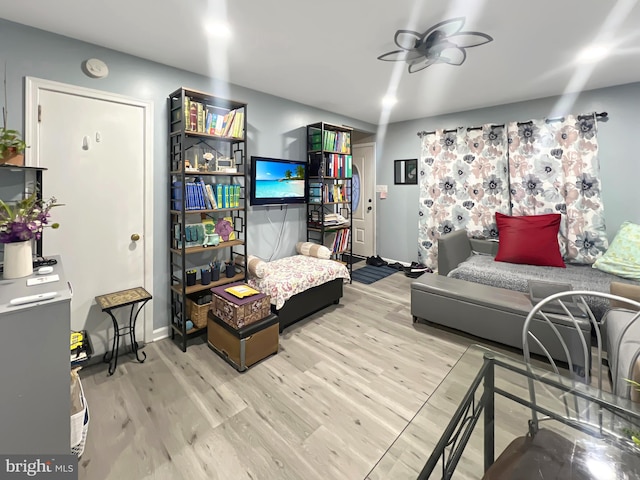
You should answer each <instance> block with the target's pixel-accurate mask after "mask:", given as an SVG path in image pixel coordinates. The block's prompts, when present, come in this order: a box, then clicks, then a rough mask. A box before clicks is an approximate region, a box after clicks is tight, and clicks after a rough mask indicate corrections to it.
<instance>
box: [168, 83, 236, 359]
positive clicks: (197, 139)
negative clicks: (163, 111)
mask: <svg viewBox="0 0 640 480" xmlns="http://www.w3.org/2000/svg"><path fill="white" fill-rule="evenodd" d="M168 109H169V162H170V167H169V208H168V211H169V216H170V222H169V225H170V231H169V264H170V269H171V280H170V290H171V338H172V339H174V340H175V341H177V343H178V344H179V345H180V347H181V348H182V350H183V351H186V350H187V346H188V340H189V339H191V338H193V337H195V336H198V335H201V334H203V333H204V332H206V326H204V327H197V326H193V327H192V328H187V321H189V320H191V318H189V315H188V313H187V312H188V311H189V309H188V308H187V301H188V299H191V300H193V299H194V297H195V296H197V295H198V294H206V293H207V291H208V290H209V289H211V288H213V287H217V286H219V285H224V284H227V283H232V282H237V281H244V280H246V269H245V268H244V264H245V261H244V260H245V259H246V258H247V242H246V238H247V222H246V219H247V200H246V193H247V190H246V177H245V175H246V173H247V168H246V165H247V149H246V131H247V116H246V113H247V105H246V104H245V103H242V102H236V101H232V100H227V99H223V98H219V97H216V96H214V95H210V94H208V93H204V92H200V91H197V90H192V89H187V88H184V87H183V88H180V89H178V90H176V91H175V92H173V93H171V94H170V95H169V99H168ZM207 184H209V185H212V187H211V191H212V192H213V198H214V199H215V200H216V202H215V204H214V203H213V202H212V200H211V199H209V200H206V198H205V197H206V195H207V190H208V188H207V187H206V185H207ZM192 185H196V186H197V187H194V188H195V189H193V188H192ZM200 186H201V187H200ZM218 187H220V189H218ZM200 188H201V189H200ZM225 188H226V189H225ZM199 192H200V193H201V194H202V195H201V197H202V198H200V193H199ZM229 192H235V193H229ZM217 194H218V195H217ZM220 194H221V196H219V195H220ZM220 219H223V220H224V219H227V220H228V221H229V223H230V225H231V228H232V230H233V235H234V236H235V238H234V239H229V240H227V241H220V243H219V244H217V245H210V244H209V245H207V244H206V242H204V244H205V245H204V246H203V245H202V244H198V242H199V240H200V239H196V240H195V241H194V240H193V239H192V238H190V237H188V236H187V232H188V231H189V232H190V231H191V230H190V229H189V227H190V226H193V225H195V224H200V223H202V224H203V225H204V223H203V222H209V224H211V222H213V224H214V225H216V222H219V221H220ZM220 240H222V238H220ZM215 261H224V262H230V263H231V264H233V265H234V266H235V275H234V276H232V277H226V276H225V273H224V272H223V271H221V272H220V277H219V280H215V281H211V283H209V284H206V285H203V284H202V282H201V278H198V279H197V280H196V282H195V284H193V285H187V283H188V280H187V272H188V271H190V270H194V269H195V270H196V271H197V272H200V271H201V269H203V268H205V269H206V268H207V267H208V266H209V264H210V263H212V262H215ZM221 270H222V269H221Z"/></svg>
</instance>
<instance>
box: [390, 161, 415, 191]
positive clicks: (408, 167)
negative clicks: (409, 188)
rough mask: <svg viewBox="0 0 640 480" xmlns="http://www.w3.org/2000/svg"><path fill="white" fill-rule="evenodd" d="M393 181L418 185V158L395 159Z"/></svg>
mask: <svg viewBox="0 0 640 480" xmlns="http://www.w3.org/2000/svg"><path fill="white" fill-rule="evenodd" d="M393 183H394V184H395V185H417V184H418V159H417V158H412V159H408V160H394V162H393Z"/></svg>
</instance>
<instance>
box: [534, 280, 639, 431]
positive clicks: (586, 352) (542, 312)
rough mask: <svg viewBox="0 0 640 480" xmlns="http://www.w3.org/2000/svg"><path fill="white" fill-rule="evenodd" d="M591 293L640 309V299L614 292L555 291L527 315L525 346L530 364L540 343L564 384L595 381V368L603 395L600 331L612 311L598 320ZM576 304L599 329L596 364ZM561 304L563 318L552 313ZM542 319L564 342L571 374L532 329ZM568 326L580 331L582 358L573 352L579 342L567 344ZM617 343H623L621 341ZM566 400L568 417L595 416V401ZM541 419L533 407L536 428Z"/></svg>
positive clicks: (633, 318) (631, 315) (632, 315)
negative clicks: (564, 371)
mask: <svg viewBox="0 0 640 480" xmlns="http://www.w3.org/2000/svg"><path fill="white" fill-rule="evenodd" d="M587 297H601V298H604V299H607V300H609V302H621V303H624V304H625V305H628V307H629V308H630V309H633V310H637V309H640V302H637V301H635V300H630V299H628V298H625V297H621V296H618V295H612V294H610V293H602V292H593V291H586V290H569V291H564V292H559V293H555V294H553V295H550V296H548V297H546V298H545V299H543V300H542V301H540V302H539V303H537V304H536V305H534V307H533V308H532V309H531V311H530V312H529V314H528V315H527V318H526V319H525V322H524V326H523V329H522V350H523V353H524V360H525V363H526V364H527V366H528V367H531V347H532V345H536V347H537V348H536V350H540V351H542V352H543V353H544V356H545V357H546V359H547V361H548V362H549V363H550V364H551V366H552V368H553V371H554V372H555V373H556V375H557V377H558V378H557V380H558V381H560V382H561V383H563V384H566V382H571V384H572V385H574V382H576V380H578V381H579V382H584V383H592V382H591V377H592V375H591V373H590V370H591V371H595V376H596V378H597V388H598V391H599V392H600V395H602V350H603V342H602V335H601V332H600V328H601V327H602V325H603V324H605V323H606V319H607V315H608V314H606V315H605V316H604V317H603V321H602V322H601V323H600V324H599V323H598V322H597V321H596V319H595V316H594V314H593V312H592V310H591V308H590V307H589V305H588V304H587V301H586V300H585V299H586V298H587ZM590 300H593V299H592V298H590ZM551 305H552V306H553V307H554V308H549V306H551ZM575 305H579V306H580V310H581V312H583V314H584V313H586V314H587V316H588V319H589V322H590V324H591V326H592V330H593V332H594V333H595V336H596V346H595V347H596V349H597V352H596V354H595V357H596V358H595V364H594V363H593V362H592V345H591V341H590V338H585V337H584V336H583V334H582V331H581V328H580V325H579V322H578V320H577V319H576V317H575V316H574V315H573V314H572V311H575V308H569V307H570V306H572V307H575ZM558 307H560V309H561V311H563V312H564V315H562V316H561V318H558V314H557V313H549V312H550V311H553V312H557V311H558ZM633 310H628V312H629V317H628V323H627V324H625V326H623V327H622V328H621V329H620V330H621V332H620V334H619V337H618V338H619V339H622V338H623V337H624V334H625V333H626V332H627V331H628V329H629V328H630V327H631V326H632V325H633V324H634V323H635V322H636V321H637V320H638V318H639V317H640V311H633ZM554 320H555V321H554ZM580 320H581V322H582V323H583V324H584V321H585V319H584V318H581V319H580ZM540 321H542V322H544V323H546V325H547V326H548V330H551V331H552V332H553V333H554V334H555V335H554V336H555V339H557V341H558V342H559V343H560V344H561V346H562V350H563V351H564V354H565V357H566V364H567V366H568V368H569V372H570V374H569V376H567V375H562V374H561V373H560V368H559V366H558V364H557V363H556V361H555V360H554V358H552V356H551V355H550V354H549V350H548V349H547V348H546V347H545V345H544V344H543V342H542V341H541V340H540V339H539V338H538V337H537V336H536V335H535V334H534V333H533V332H532V327H533V326H534V325H535V324H538V328H539V327H540V325H539V322H540ZM560 322H561V324H562V325H563V327H561V328H559V325H560ZM567 325H569V327H567ZM567 328H572V329H574V330H575V333H576V336H575V338H578V339H579V343H580V344H581V345H582V353H581V358H574V357H572V355H571V353H570V352H571V351H573V352H575V351H576V348H575V344H574V345H572V348H569V346H568V345H567V342H566V341H565V339H566V332H567ZM560 330H563V332H564V333H565V336H564V337H563V335H561V333H560ZM547 338H553V336H552V337H549V336H547ZM620 341H621V340H620ZM617 345H619V343H618V344H617ZM613 348H617V347H615V346H614V347H613ZM555 358H556V359H558V356H557V355H555ZM576 366H584V372H583V373H579V372H576ZM610 369H611V371H612V374H613V375H615V372H616V371H617V365H610ZM528 383H529V396H530V400H531V403H532V405H536V393H535V387H534V385H535V384H534V381H533V380H531V379H529V381H528ZM612 383H613V385H614V389H615V383H616V379H615V377H614V379H613V382H612ZM594 386H595V385H594ZM613 393H616V392H615V390H614V391H613ZM600 398H602V397H600ZM563 401H564V407H565V410H566V416H567V417H570V418H574V419H576V420H578V421H580V422H583V421H585V417H586V419H587V420H589V419H590V417H592V416H591V411H590V409H591V405H584V404H580V402H579V401H577V400H575V399H574V405H573V406H570V405H568V403H567V402H566V400H564V399H563ZM543 419H544V418H543ZM543 419H540V420H543ZM598 419H599V420H598V422H599V424H600V426H601V427H602V422H603V417H602V414H601V413H599V414H598ZM540 420H539V419H538V416H537V413H536V410H535V409H532V419H531V420H530V428H531V429H532V431H534V432H535V431H537V429H538V422H539V421H540Z"/></svg>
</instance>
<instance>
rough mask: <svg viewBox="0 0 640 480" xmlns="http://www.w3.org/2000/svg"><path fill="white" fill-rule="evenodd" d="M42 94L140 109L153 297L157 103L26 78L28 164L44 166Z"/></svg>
mask: <svg viewBox="0 0 640 480" xmlns="http://www.w3.org/2000/svg"><path fill="white" fill-rule="evenodd" d="M41 91H51V92H57V93H64V94H67V95H75V96H79V97H87V98H92V99H96V100H103V101H106V102H113V103H121V104H125V105H131V106H134V107H140V108H142V109H143V112H144V113H143V118H144V125H143V131H144V134H143V135H144V137H143V138H144V146H143V152H144V162H143V172H142V176H143V178H144V185H143V188H144V192H143V197H142V198H143V202H144V207H143V211H144V213H143V228H142V230H143V235H144V254H143V262H144V274H143V281H144V285H142V287H143V288H144V289H145V290H147V291H148V292H151V294H152V295H153V291H154V289H153V102H152V101H146V100H140V99H137V98H133V97H128V96H125V95H120V94H116V93H111V92H105V91H101V90H94V89H92V88H85V87H79V86H76V85H69V84H66V83H61V82H55V81H52V80H45V79H42V78H36V77H25V102H24V103H25V110H24V112H25V113H24V124H25V129H24V133H25V136H24V139H25V142H26V143H27V145H30V146H31V148H27V149H26V150H25V165H26V166H29V167H39V166H40V155H39V153H40V152H39V151H38V142H37V139H38V105H39V98H40V92H41ZM143 308H144V343H150V342H152V341H153V302H147V304H146V305H145V306H144V307H143Z"/></svg>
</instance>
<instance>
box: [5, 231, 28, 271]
mask: <svg viewBox="0 0 640 480" xmlns="http://www.w3.org/2000/svg"><path fill="white" fill-rule="evenodd" d="M3 268H4V272H3V277H4V278H5V279H9V278H20V277H26V276H28V275H31V274H32V273H33V253H32V249H31V240H27V241H24V242H13V243H5V244H4V266H3Z"/></svg>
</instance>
